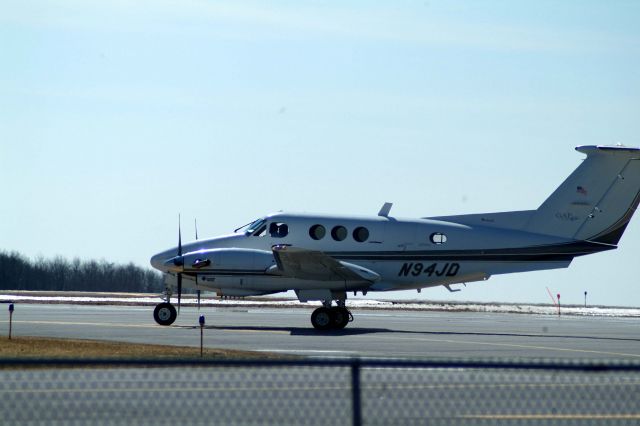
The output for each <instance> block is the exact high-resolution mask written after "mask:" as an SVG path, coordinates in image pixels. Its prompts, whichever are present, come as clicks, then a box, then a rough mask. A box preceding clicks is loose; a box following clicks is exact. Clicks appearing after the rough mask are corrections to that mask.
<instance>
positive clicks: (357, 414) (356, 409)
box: [351, 358, 362, 426]
mask: <svg viewBox="0 0 640 426" xmlns="http://www.w3.org/2000/svg"><path fill="white" fill-rule="evenodd" d="M351 402H352V404H353V426H360V425H362V403H361V399H360V360H359V359H357V358H354V359H352V360H351Z"/></svg>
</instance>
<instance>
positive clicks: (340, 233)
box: [331, 226, 347, 241]
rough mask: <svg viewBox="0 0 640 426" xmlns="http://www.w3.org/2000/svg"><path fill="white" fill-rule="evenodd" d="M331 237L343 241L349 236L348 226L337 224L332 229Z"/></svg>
mask: <svg viewBox="0 0 640 426" xmlns="http://www.w3.org/2000/svg"><path fill="white" fill-rule="evenodd" d="M331 237H332V238H333V239H334V240H336V241H342V240H344V239H345V238H347V228H345V227H344V226H336V227H334V228H333V229H332V230H331Z"/></svg>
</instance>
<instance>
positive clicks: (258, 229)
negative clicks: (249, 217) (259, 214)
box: [245, 219, 267, 237]
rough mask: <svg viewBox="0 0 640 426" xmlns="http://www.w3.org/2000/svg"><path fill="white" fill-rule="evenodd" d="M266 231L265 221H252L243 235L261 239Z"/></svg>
mask: <svg viewBox="0 0 640 426" xmlns="http://www.w3.org/2000/svg"><path fill="white" fill-rule="evenodd" d="M266 230H267V221H266V219H258V220H256V221H254V222H253V223H252V224H251V225H249V228H247V231H246V232H245V235H252V236H254V237H262V236H263V235H264V233H265V231H266Z"/></svg>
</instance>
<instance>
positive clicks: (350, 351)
mask: <svg viewBox="0 0 640 426" xmlns="http://www.w3.org/2000/svg"><path fill="white" fill-rule="evenodd" d="M152 312H153V307H135V306H87V305H46V304H33V305H30V304H20V305H16V310H15V313H14V316H13V333H14V335H28V336H46V337H64V338H75V339H99V340H111V341H122V342H135V343H152V344H169V345H179V346H194V347H195V346H198V345H199V342H200V340H199V339H200V331H199V327H198V326H197V323H198V316H199V315H200V314H203V315H205V317H206V330H205V334H204V336H205V345H206V346H207V347H212V348H226V349H239V350H249V351H265V352H275V353H288V354H296V355H304V356H321V357H353V356H358V357H371V358H389V357H408V358H424V357H427V358H496V359H518V358H565V359H566V358H569V359H615V360H621V359H627V360H636V361H637V360H640V327H639V322H640V320H638V319H637V318H605V317H568V316H567V317H556V316H546V315H517V314H493V313H477V312H423V311H410V312H405V311H367V310H356V311H354V312H353V314H354V317H355V321H354V322H353V323H351V324H349V325H348V326H347V328H346V329H344V330H342V331H335V332H328V333H327V332H324V333H319V332H316V331H315V330H313V328H312V327H311V324H310V322H309V316H310V314H311V310H309V309H296V308H288V309H259V308H249V309H247V308H213V309H212V308H207V309H202V310H201V311H198V310H197V309H196V308H192V307H183V308H182V310H181V314H180V316H179V318H178V320H177V321H176V323H175V324H174V325H172V326H169V327H163V326H159V325H156V324H155V322H154V321H153V318H152ZM7 330H8V318H6V317H5V318H2V319H1V320H0V333H3V334H6V333H7Z"/></svg>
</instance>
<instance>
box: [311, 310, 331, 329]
mask: <svg viewBox="0 0 640 426" xmlns="http://www.w3.org/2000/svg"><path fill="white" fill-rule="evenodd" d="M331 318H332V315H331V310H330V309H329V308H324V307H323V308H318V309H316V310H315V311H313V313H312V314H311V324H312V325H313V328H315V329H316V330H329V329H330V328H332V327H331V325H332V323H331Z"/></svg>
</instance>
